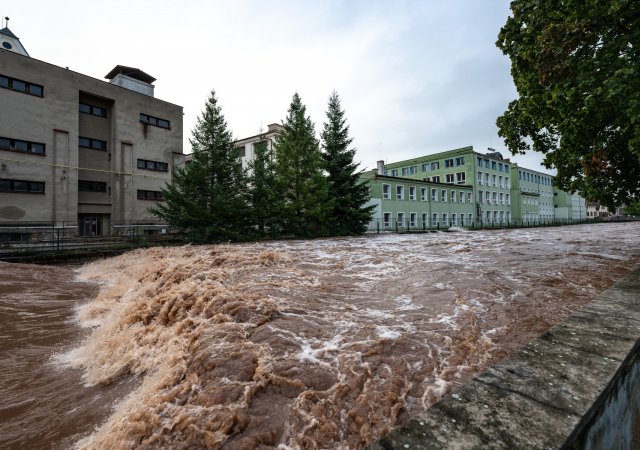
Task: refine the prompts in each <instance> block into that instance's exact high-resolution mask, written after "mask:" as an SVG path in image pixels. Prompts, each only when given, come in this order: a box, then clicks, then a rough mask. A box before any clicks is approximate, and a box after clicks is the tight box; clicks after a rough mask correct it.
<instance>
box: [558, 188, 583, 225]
mask: <svg viewBox="0 0 640 450" xmlns="http://www.w3.org/2000/svg"><path fill="white" fill-rule="evenodd" d="M553 203H554V205H553V206H554V217H555V219H556V220H557V221H575V220H585V219H586V218H587V202H586V200H585V199H584V198H583V197H581V196H580V195H579V194H578V193H577V192H576V193H573V194H571V193H569V192H566V191H562V190H560V189H557V188H553Z"/></svg>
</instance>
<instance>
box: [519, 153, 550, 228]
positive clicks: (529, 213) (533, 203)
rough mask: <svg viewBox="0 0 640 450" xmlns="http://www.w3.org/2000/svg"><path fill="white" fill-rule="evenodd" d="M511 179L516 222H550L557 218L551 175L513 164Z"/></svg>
mask: <svg viewBox="0 0 640 450" xmlns="http://www.w3.org/2000/svg"><path fill="white" fill-rule="evenodd" d="M511 179H512V182H511V199H512V203H511V217H512V218H513V220H514V221H515V223H516V224H519V223H520V222H522V223H525V224H528V223H548V222H552V221H553V220H554V219H555V213H554V206H553V200H554V196H553V191H554V189H553V179H552V177H551V176H550V175H548V174H546V173H542V172H537V171H535V170H531V169H526V168H524V167H519V166H518V165H517V164H513V165H512V166H511Z"/></svg>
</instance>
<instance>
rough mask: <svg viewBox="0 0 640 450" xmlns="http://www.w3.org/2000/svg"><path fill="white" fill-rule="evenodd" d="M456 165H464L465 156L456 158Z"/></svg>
mask: <svg viewBox="0 0 640 450" xmlns="http://www.w3.org/2000/svg"><path fill="white" fill-rule="evenodd" d="M456 166H464V156H460V157H458V158H456Z"/></svg>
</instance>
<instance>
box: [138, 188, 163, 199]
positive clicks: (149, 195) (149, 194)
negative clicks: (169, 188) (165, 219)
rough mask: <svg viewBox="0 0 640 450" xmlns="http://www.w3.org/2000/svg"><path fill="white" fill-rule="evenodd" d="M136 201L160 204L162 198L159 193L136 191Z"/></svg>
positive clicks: (144, 190)
mask: <svg viewBox="0 0 640 450" xmlns="http://www.w3.org/2000/svg"><path fill="white" fill-rule="evenodd" d="M137 198H138V200H150V201H154V202H162V201H164V196H163V195H162V192H160V191H149V190H147V189H138V192H137Z"/></svg>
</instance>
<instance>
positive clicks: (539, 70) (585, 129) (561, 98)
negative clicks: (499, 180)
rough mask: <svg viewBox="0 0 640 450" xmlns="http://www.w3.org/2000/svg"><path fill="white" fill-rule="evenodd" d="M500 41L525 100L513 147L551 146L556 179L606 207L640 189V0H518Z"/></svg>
mask: <svg viewBox="0 0 640 450" xmlns="http://www.w3.org/2000/svg"><path fill="white" fill-rule="evenodd" d="M511 10H512V14H513V16H512V17H509V18H508V19H507V22H506V24H505V25H504V27H503V28H502V29H501V31H500V34H499V38H498V41H497V43H496V44H497V46H498V47H499V48H500V49H501V50H502V51H503V52H504V53H505V54H506V55H507V56H508V57H509V58H510V59H511V73H512V76H513V80H514V83H515V85H516V88H517V90H518V95H519V97H518V99H517V100H514V101H512V102H511V103H510V104H509V107H508V109H507V111H506V112H505V113H504V114H503V115H502V116H501V117H499V118H498V120H497V124H498V127H499V134H500V136H502V137H503V138H504V139H505V143H506V145H507V147H508V148H509V149H510V150H511V151H512V152H513V153H514V154H515V153H523V152H525V151H526V150H528V149H529V148H530V147H532V148H533V150H535V151H538V152H542V153H544V154H545V155H546V156H545V160H544V162H545V165H546V166H547V167H555V168H556V169H557V170H558V175H557V176H556V179H555V182H556V184H557V185H558V186H559V187H561V188H563V189H565V190H572V191H573V190H579V191H580V192H581V193H582V195H584V196H586V197H588V198H590V199H594V200H599V201H600V202H601V203H604V204H605V205H607V206H609V207H613V206H614V205H619V204H621V203H625V202H628V200H629V199H632V198H634V196H635V198H638V196H639V195H640V2H638V1H637V0H563V1H559V0H515V1H513V2H512V3H511Z"/></svg>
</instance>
